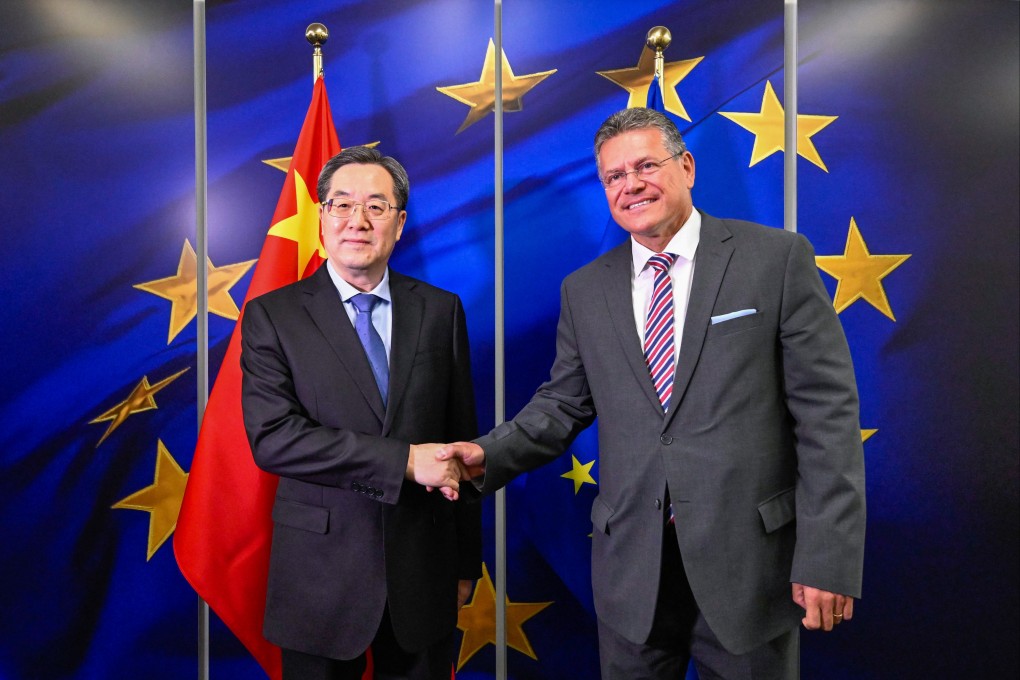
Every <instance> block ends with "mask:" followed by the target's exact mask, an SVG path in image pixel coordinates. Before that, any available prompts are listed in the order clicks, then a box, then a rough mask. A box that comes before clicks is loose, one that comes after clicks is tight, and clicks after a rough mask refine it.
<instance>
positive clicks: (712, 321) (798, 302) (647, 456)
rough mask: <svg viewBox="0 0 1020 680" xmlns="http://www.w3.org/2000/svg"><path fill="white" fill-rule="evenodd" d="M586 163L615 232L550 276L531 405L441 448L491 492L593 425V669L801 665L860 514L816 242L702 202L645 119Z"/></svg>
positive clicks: (836, 344)
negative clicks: (605, 247) (588, 258)
mask: <svg viewBox="0 0 1020 680" xmlns="http://www.w3.org/2000/svg"><path fill="white" fill-rule="evenodd" d="M595 155H596V159H597V166H598V171H599V177H600V179H601V181H602V183H603V185H604V187H605V191H606V198H607V200H608V202H609V209H610V212H611V213H612V215H613V217H614V219H615V220H616V222H617V223H618V224H619V225H620V226H621V227H623V229H625V230H626V231H628V232H629V233H630V235H631V238H630V239H629V240H628V241H627V243H625V244H623V245H621V246H620V247H618V248H616V249H614V250H612V251H610V252H608V253H606V254H605V255H603V256H602V257H599V258H598V259H596V260H595V261H594V262H591V263H590V264H588V265H587V266H585V267H582V268H581V269H579V270H578V271H576V272H574V273H573V274H571V275H570V276H568V277H567V278H566V279H565V280H564V282H563V286H562V291H561V311H560V319H559V325H558V328H557V338H556V360H555V363H554V364H553V367H552V370H551V374H550V378H549V380H548V381H547V382H546V383H545V384H544V385H542V386H541V387H540V388H539V390H538V392H537V393H536V394H535V396H534V397H533V398H532V400H531V402H530V403H529V404H528V405H527V406H525V407H524V409H523V410H522V411H521V412H520V413H519V414H518V415H517V417H515V418H514V419H513V420H512V421H510V422H507V423H504V424H502V425H500V426H499V427H497V428H496V429H495V430H493V431H492V432H491V433H489V434H488V435H485V436H483V437H482V438H480V439H477V440H475V442H474V443H463V442H461V443H458V444H453V445H449V446H447V447H445V448H444V449H442V450H441V451H440V453H439V454H438V457H439V458H440V459H452V458H454V457H456V458H458V459H460V460H461V461H462V463H463V464H464V465H465V467H466V470H464V471H463V474H465V475H466V476H475V477H477V476H478V475H482V474H484V476H482V477H480V478H478V479H475V481H474V484H475V485H476V486H478V487H480V489H481V491H482V493H487V492H490V491H492V490H495V489H497V488H500V487H502V486H504V485H505V484H506V483H507V482H509V481H510V480H511V479H512V478H513V477H515V476H516V475H518V474H521V473H522V472H525V471H527V470H531V469H534V468H536V467H538V466H540V465H542V464H544V463H547V462H549V461H550V460H552V459H553V458H555V457H556V456H559V455H560V454H561V453H562V452H563V451H564V450H565V449H566V448H567V447H568V446H569V445H570V443H571V441H573V439H574V437H575V436H576V435H577V434H578V432H579V431H581V430H582V429H583V428H585V427H587V426H588V425H590V424H591V423H592V422H593V421H594V420H595V418H596V416H597V417H598V430H599V495H598V497H597V498H596V499H595V501H594V503H593V505H592V510H591V518H592V523H593V525H594V531H593V535H592V584H593V589H594V595H595V607H596V611H597V614H598V623H599V646H600V658H601V666H602V676H603V678H605V679H606V680H609V679H613V680H618V679H619V680H630V679H631V678H662V679H663V680H665V679H667V678H668V679H670V680H674V679H676V678H681V677H683V672H684V669H685V668H686V667H687V665H688V663H689V662H690V661H691V660H692V659H693V661H694V663H695V664H696V666H697V669H698V672H699V675H700V677H701V678H702V680H707V679H708V678H727V679H732V678H747V679H749V678H796V677H798V675H799V638H798V634H799V633H798V625H797V624H798V620H802V621H803V624H804V626H805V627H807V628H809V629H819V628H821V629H824V630H827V631H828V630H832V628H833V626H835V625H838V624H839V623H840V622H841V621H846V620H848V619H850V618H851V616H852V615H853V602H854V599H855V598H857V597H859V596H860V589H861V571H862V563H863V546H864V523H865V505H864V463H863V451H862V448H861V434H860V423H859V415H858V397H857V388H856V383H855V379H854V374H853V368H852V365H851V360H850V352H849V348H848V346H847V342H846V339H845V336H844V334H843V330H842V327H841V325H840V322H839V320H838V318H837V317H836V314H835V312H834V310H833V306H832V303H831V302H830V300H829V297H828V295H827V293H826V291H825V288H824V286H823V285H822V282H821V279H820V277H819V275H818V272H817V269H816V267H815V263H814V256H813V255H814V254H813V251H812V248H811V246H810V244H809V243H808V242H807V240H806V239H805V238H804V237H802V236H799V235H796V234H793V233H789V232H785V231H782V230H778V229H769V228H766V227H763V226H760V225H755V224H751V223H748V222H741V221H735V220H721V219H716V218H714V217H712V216H710V215H707V214H704V213H699V212H698V211H696V210H695V209H694V206H693V203H692V198H691V189H692V188H693V186H694V158H693V156H692V155H691V154H690V152H688V151H687V150H686V147H685V145H684V142H683V139H682V138H681V136H680V133H679V132H678V131H677V129H676V127H675V126H674V125H673V123H672V122H671V121H670V120H669V119H668V118H667V117H666V116H664V115H662V114H661V113H658V112H655V111H652V110H649V109H628V110H625V111H621V112H619V113H617V114H614V115H613V116H611V117H610V118H609V119H607V120H606V122H605V123H603V125H602V127H601V128H600V129H599V131H598V134H597V135H596V137H595ZM464 488H466V487H464ZM444 493H446V494H447V495H448V496H451V497H452V496H455V495H456V494H455V493H453V492H451V491H450V490H444Z"/></svg>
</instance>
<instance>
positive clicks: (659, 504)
mask: <svg viewBox="0 0 1020 680" xmlns="http://www.w3.org/2000/svg"><path fill="white" fill-rule="evenodd" d="M655 509H656V510H662V501H661V500H659V499H658V498H656V499H655Z"/></svg>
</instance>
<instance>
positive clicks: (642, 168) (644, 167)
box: [602, 151, 683, 189]
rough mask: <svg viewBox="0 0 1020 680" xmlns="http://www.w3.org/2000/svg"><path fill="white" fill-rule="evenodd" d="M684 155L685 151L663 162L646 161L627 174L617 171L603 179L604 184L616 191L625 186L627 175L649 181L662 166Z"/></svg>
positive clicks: (664, 159)
mask: <svg viewBox="0 0 1020 680" xmlns="http://www.w3.org/2000/svg"><path fill="white" fill-rule="evenodd" d="M682 153H683V151H678V152H677V153H675V154H673V155H672V156H670V157H669V158H663V159H662V160H661V161H644V162H643V163H640V164H639V165H638V166H637V167H636V168H634V169H633V170H628V171H626V172H624V171H623V170H616V171H615V172H611V173H609V174H608V175H606V176H605V177H603V178H602V184H603V185H604V186H605V187H606V188H607V189H616V188H618V187H621V186H623V184H624V182H626V181H627V175H634V176H635V177H637V178H638V179H648V178H649V177H651V176H652V175H654V174H655V173H657V172H658V171H659V170H661V169H662V166H663V165H665V164H666V162H667V161H671V160H673V159H674V158H676V157H677V156H679V155H680V154H682Z"/></svg>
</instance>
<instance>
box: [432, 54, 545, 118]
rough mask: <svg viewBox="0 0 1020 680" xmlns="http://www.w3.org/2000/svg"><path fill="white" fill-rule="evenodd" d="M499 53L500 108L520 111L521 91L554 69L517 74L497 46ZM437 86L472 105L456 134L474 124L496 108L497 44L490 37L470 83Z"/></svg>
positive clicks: (522, 105) (458, 99)
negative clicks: (477, 75)
mask: <svg viewBox="0 0 1020 680" xmlns="http://www.w3.org/2000/svg"><path fill="white" fill-rule="evenodd" d="M500 54H501V56H502V60H501V61H502V67H501V68H502V73H503V110H504V111H520V110H521V109H522V108H524V101H523V98H524V95H526V94H527V93H528V92H529V91H531V88H533V87H535V86H536V85H538V84H539V83H540V82H542V81H543V80H545V79H546V78H548V77H549V76H551V75H552V74H554V73H556V69H553V70H551V71H542V72H541V73H529V74H527V75H523V76H518V75H514V71H513V69H512V68H510V61H509V60H508V59H507V58H506V52H505V51H504V50H500ZM436 89H437V90H439V91H440V92H442V93H443V94H445V95H446V96H448V97H453V98H454V99H456V100H457V101H459V102H460V103H462V104H467V105H468V106H470V107H471V110H470V111H468V114H467V118H465V119H464V122H463V123H461V124H460V127H459V128H457V132H455V133H454V134H459V133H460V132H461V131H462V130H464V129H465V128H467V127H470V126H471V125H474V124H475V123H477V122H478V121H480V120H481V119H482V118H485V116H486V115H487V114H488V113H489V111H493V110H495V108H496V45H495V43H493V42H492V39H491V38H490V39H489V47H488V49H486V51H485V62H484V63H483V64H482V75H481V77H480V78H479V79H478V80H476V81H475V82H473V83H464V84H462V85H447V86H446V87H437V88H436Z"/></svg>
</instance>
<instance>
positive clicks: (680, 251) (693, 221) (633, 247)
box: [630, 209, 701, 276]
mask: <svg viewBox="0 0 1020 680" xmlns="http://www.w3.org/2000/svg"><path fill="white" fill-rule="evenodd" d="M700 240H701V213H699V212H698V211H697V210H695V209H692V210H691V214H690V216H689V217H688V218H687V221H686V222H684V223H683V226H681V227H680V229H679V231H677V232H676V234H674V235H673V238H672V239H670V241H669V243H668V244H666V248H665V250H664V251H663V252H666V253H672V254H673V255H676V256H678V257H682V258H683V259H685V260H687V261H688V262H693V261H694V253H695V252H696V251H697V250H698V242H699V241H700ZM630 253H631V258H632V260H633V265H634V274H635V276H636V275H637V274H640V273H641V272H642V271H643V270H644V268H645V267H646V266H647V265H648V260H649V258H651V257H652V255H655V254H656V253H655V252H654V251H652V250H649V249H648V248H645V247H644V246H643V245H641V244H640V243H638V242H637V241H635V240H634V237H633V236H632V237H631V238H630Z"/></svg>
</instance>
